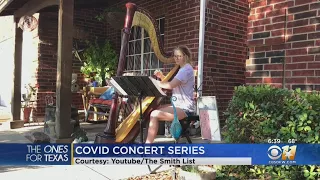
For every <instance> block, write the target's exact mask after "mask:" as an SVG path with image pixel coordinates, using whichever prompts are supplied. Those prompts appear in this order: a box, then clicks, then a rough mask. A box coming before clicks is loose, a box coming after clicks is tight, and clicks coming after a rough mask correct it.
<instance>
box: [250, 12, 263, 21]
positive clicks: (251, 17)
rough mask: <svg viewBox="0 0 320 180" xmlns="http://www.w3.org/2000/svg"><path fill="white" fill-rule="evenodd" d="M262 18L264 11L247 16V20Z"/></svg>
mask: <svg viewBox="0 0 320 180" xmlns="http://www.w3.org/2000/svg"><path fill="white" fill-rule="evenodd" d="M263 18H264V13H260V14H254V15H250V16H249V17H248V20H249V21H255V20H258V19H263Z"/></svg>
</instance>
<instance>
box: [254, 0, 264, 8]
mask: <svg viewBox="0 0 320 180" xmlns="http://www.w3.org/2000/svg"><path fill="white" fill-rule="evenodd" d="M265 5H267V1H257V2H252V3H251V5H250V7H251V8H258V7H261V6H265Z"/></svg>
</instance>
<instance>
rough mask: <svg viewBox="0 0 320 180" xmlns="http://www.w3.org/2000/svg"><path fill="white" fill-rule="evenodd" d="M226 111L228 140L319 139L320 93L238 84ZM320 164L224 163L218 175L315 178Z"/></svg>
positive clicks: (240, 141)
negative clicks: (238, 164) (254, 164)
mask: <svg viewBox="0 0 320 180" xmlns="http://www.w3.org/2000/svg"><path fill="white" fill-rule="evenodd" d="M225 115H226V117H227V119H226V125H225V132H224V133H223V135H224V138H225V141H226V142H227V143H267V140H268V139H281V141H282V143H287V142H288V140H289V139H296V143H320V139H319V132H320V131H319V130H320V95H319V93H316V92H313V93H307V92H302V91H300V90H299V89H298V90H295V91H292V90H287V89H278V88H273V87H271V86H267V85H261V86H256V87H253V86H240V87H236V89H235V93H234V96H233V98H232V100H231V102H230V104H229V107H228V108H227V110H226V112H225ZM317 177H318V178H320V166H318V167H316V166H223V167H222V169H220V170H219V171H218V172H217V178H218V179H228V178H229V179H250V178H258V179H270V178H271V179H316V178H317Z"/></svg>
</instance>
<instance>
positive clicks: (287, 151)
mask: <svg viewBox="0 0 320 180" xmlns="http://www.w3.org/2000/svg"><path fill="white" fill-rule="evenodd" d="M296 150H297V146H296V145H294V146H289V145H287V146H282V148H280V147H279V146H277V145H273V146H270V147H269V149H268V156H269V158H270V159H272V160H278V159H279V158H280V157H281V160H283V161H285V160H287V159H289V160H290V161H293V160H294V158H295V156H296Z"/></svg>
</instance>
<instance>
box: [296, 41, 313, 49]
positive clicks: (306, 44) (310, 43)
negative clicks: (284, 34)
mask: <svg viewBox="0 0 320 180" xmlns="http://www.w3.org/2000/svg"><path fill="white" fill-rule="evenodd" d="M310 46H314V41H302V42H293V43H292V48H302V47H310Z"/></svg>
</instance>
